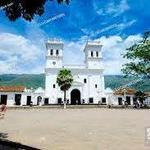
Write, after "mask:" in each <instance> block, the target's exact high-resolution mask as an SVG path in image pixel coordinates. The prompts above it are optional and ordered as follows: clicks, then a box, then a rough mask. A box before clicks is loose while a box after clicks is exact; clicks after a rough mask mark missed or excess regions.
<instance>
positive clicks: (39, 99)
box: [37, 96, 42, 105]
mask: <svg viewBox="0 0 150 150" xmlns="http://www.w3.org/2000/svg"><path fill="white" fill-rule="evenodd" d="M41 102H42V97H41V96H38V97H37V105H40V103H41Z"/></svg>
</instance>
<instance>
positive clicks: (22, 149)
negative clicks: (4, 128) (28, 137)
mask: <svg viewBox="0 0 150 150" xmlns="http://www.w3.org/2000/svg"><path fill="white" fill-rule="evenodd" d="M7 138H8V134H7V133H1V132H0V150H40V149H38V148H34V147H30V146H27V145H23V144H21V143H17V142H13V141H10V140H8V139H7Z"/></svg>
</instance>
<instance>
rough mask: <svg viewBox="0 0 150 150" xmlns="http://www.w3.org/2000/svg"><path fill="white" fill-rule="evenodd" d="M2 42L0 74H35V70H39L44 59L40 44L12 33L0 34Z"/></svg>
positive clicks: (0, 43) (0, 48) (0, 46)
mask: <svg viewBox="0 0 150 150" xmlns="http://www.w3.org/2000/svg"><path fill="white" fill-rule="evenodd" d="M0 41H1V42H0V66H1V67H0V73H34V71H33V70H35V72H36V70H39V69H38V68H39V64H40V62H38V61H40V60H41V58H42V57H43V58H44V51H42V50H41V49H40V46H39V45H38V43H37V44H33V43H32V42H31V41H30V40H29V39H27V38H25V37H23V36H20V35H15V34H11V33H0ZM41 65H42V64H41ZM43 70H44V68H43ZM41 72H43V71H42V70H41Z"/></svg>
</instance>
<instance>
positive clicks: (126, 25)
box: [81, 19, 136, 37]
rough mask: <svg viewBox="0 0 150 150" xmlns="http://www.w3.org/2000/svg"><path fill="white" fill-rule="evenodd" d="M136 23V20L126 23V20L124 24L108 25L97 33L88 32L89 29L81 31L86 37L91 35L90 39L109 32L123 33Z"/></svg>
mask: <svg viewBox="0 0 150 150" xmlns="http://www.w3.org/2000/svg"><path fill="white" fill-rule="evenodd" d="M135 23H136V20H135V19H133V20H130V21H126V20H124V21H123V22H122V23H115V24H111V25H108V26H106V27H104V28H102V29H100V30H97V31H90V32H89V31H88V29H84V28H83V29H81V30H82V32H83V33H84V34H86V35H89V36H90V37H96V36H97V35H99V34H101V33H104V32H107V31H112V30H113V31H117V32H121V31H123V30H125V29H126V28H129V27H130V26H132V25H134V24H135Z"/></svg>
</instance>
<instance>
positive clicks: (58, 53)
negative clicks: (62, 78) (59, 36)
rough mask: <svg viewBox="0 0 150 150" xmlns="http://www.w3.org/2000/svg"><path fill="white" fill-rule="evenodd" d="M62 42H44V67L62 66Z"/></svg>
mask: <svg viewBox="0 0 150 150" xmlns="http://www.w3.org/2000/svg"><path fill="white" fill-rule="evenodd" d="M63 47H64V44H63V42H61V41H60V40H55V39H53V40H48V41H47V42H46V49H47V54H46V68H62V63H63Z"/></svg>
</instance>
